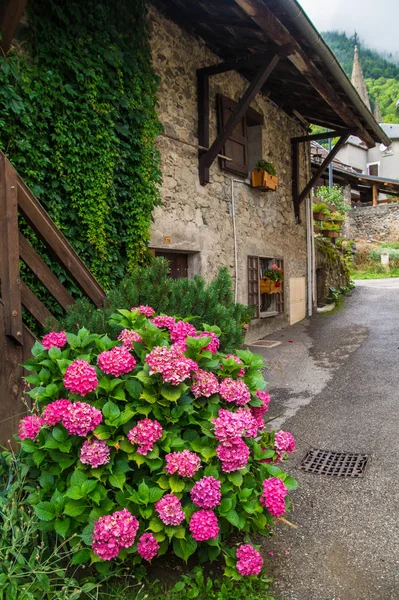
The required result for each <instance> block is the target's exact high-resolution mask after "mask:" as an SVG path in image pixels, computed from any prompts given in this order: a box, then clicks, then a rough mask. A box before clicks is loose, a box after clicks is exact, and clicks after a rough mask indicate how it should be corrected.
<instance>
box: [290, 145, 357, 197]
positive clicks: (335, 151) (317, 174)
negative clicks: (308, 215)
mask: <svg viewBox="0 0 399 600" xmlns="http://www.w3.org/2000/svg"><path fill="white" fill-rule="evenodd" d="M348 137H349V136H348V135H344V136H342V137H341V138H340V139H339V140H338V142H337V143H336V144H335V146H334V148H333V149H332V150H331V152H330V153H329V154H327V156H326V158H325V159H324V160H323V162H322V163H321V165H320V167H319V168H318V169H316V171H315V173H314V174H313V176H312V177H311V179H310V181H309V182H308V183H307V184H306V185H305V187H304V188H303V190H302V192H301V193H300V194H298V197H297V198H296V203H297V204H298V206H299V205H300V204H301V202H302V201H303V199H304V198H305V197H306V196H307V195H308V194H309V192H310V190H311V189H312V187H313V186H314V184H315V183H316V181H317V180H318V178H319V177H320V175H321V174H322V173H323V172H324V171H325V170H326V169H327V167H328V165H329V164H330V163H331V162H332V161H333V160H334V158H335V156H336V155H337V154H338V152H339V151H340V149H341V148H342V146H343V145H344V144H345V142H346V140H347V139H348ZM293 145H294V146H296V145H297V143H296V142H294V143H293Z"/></svg>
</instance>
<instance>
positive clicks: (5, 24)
mask: <svg viewBox="0 0 399 600" xmlns="http://www.w3.org/2000/svg"><path fill="white" fill-rule="evenodd" d="M0 4H1V6H0V28H1V40H0V48H1V49H2V50H3V52H4V53H7V52H8V49H9V47H10V45H11V42H12V39H13V37H14V35H15V32H16V30H17V27H18V23H19V22H20V20H21V17H22V15H23V14H24V12H25V8H26V5H27V0H3V1H2V2H1V3H0Z"/></svg>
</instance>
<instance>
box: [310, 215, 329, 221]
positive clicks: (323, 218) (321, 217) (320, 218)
mask: <svg viewBox="0 0 399 600" xmlns="http://www.w3.org/2000/svg"><path fill="white" fill-rule="evenodd" d="M313 219H314V220H315V221H328V217H327V215H325V214H323V213H313Z"/></svg>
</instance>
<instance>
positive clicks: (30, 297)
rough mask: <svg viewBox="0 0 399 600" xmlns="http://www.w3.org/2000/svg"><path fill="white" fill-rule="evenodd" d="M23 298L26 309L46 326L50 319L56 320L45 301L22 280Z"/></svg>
mask: <svg viewBox="0 0 399 600" xmlns="http://www.w3.org/2000/svg"><path fill="white" fill-rule="evenodd" d="M21 299H22V304H23V305H24V307H25V308H26V310H27V311H28V312H29V313H30V314H31V315H32V317H34V318H35V319H36V321H38V322H39V323H40V325H42V327H44V326H45V325H46V322H47V320H48V319H53V321H54V320H55V319H54V317H53V315H52V314H51V312H50V311H49V310H47V308H46V307H45V306H44V304H43V302H41V301H40V300H39V298H38V297H37V296H35V294H34V293H33V292H32V290H31V289H30V288H28V286H27V285H25V283H24V282H23V281H21Z"/></svg>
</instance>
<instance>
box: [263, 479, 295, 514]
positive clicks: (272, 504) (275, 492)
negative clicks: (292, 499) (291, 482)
mask: <svg viewBox="0 0 399 600" xmlns="http://www.w3.org/2000/svg"><path fill="white" fill-rule="evenodd" d="M287 494H288V490H287V488H286V486H285V484H284V482H283V481H281V479H279V478H278V477H270V479H265V481H264V482H263V493H262V496H261V497H260V499H259V501H260V503H261V504H263V505H264V506H265V507H266V508H267V510H268V511H269V513H270V514H271V515H272V516H273V517H281V515H283V514H284V513H285V502H284V498H285V497H286V495H287Z"/></svg>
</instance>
